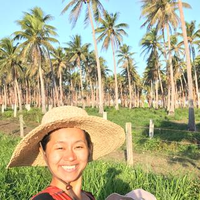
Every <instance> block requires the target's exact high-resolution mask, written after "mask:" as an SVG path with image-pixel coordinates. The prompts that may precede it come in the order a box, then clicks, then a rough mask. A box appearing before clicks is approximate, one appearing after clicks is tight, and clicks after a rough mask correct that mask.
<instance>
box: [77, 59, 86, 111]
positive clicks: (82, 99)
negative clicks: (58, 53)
mask: <svg viewBox="0 0 200 200" xmlns="http://www.w3.org/2000/svg"><path fill="white" fill-rule="evenodd" d="M78 67H79V71H80V83H81V101H82V107H83V109H85V100H84V93H83V78H82V69H81V63H80V59H78Z"/></svg>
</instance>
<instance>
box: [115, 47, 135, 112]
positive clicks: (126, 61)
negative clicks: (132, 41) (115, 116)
mask: <svg viewBox="0 0 200 200" xmlns="http://www.w3.org/2000/svg"><path fill="white" fill-rule="evenodd" d="M130 49H131V47H130V46H128V45H126V44H124V45H122V46H120V50H118V55H117V56H118V58H119V60H118V64H120V63H122V67H123V68H125V69H126V71H127V77H128V85H129V102H130V103H129V109H131V108H132V84H131V76H130V67H131V66H132V64H133V58H132V56H133V55H134V53H133V52H130Z"/></svg>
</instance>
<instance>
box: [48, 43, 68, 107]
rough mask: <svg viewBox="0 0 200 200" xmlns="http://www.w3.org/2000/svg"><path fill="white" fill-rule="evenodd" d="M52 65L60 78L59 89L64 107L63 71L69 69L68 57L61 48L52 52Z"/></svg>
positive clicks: (61, 103)
mask: <svg viewBox="0 0 200 200" xmlns="http://www.w3.org/2000/svg"><path fill="white" fill-rule="evenodd" d="M51 56H52V64H53V66H54V68H55V69H56V71H57V76H58V77H59V88H60V105H63V70H64V69H65V68H66V67H67V65H66V62H67V60H66V55H65V54H64V52H63V49H62V48H61V47H58V48H57V49H54V50H53V51H52V52H51Z"/></svg>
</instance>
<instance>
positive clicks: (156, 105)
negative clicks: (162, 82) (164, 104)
mask: <svg viewBox="0 0 200 200" xmlns="http://www.w3.org/2000/svg"><path fill="white" fill-rule="evenodd" d="M155 89H156V98H155V109H158V79H156V81H155Z"/></svg>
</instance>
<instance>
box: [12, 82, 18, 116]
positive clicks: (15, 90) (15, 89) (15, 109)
mask: <svg viewBox="0 0 200 200" xmlns="http://www.w3.org/2000/svg"><path fill="white" fill-rule="evenodd" d="M13 85H14V117H17V87H16V84H15V82H14V84H13Z"/></svg>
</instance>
